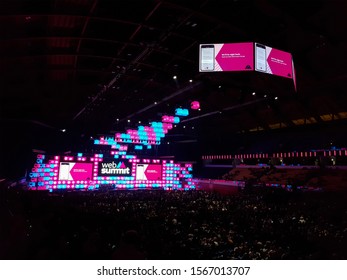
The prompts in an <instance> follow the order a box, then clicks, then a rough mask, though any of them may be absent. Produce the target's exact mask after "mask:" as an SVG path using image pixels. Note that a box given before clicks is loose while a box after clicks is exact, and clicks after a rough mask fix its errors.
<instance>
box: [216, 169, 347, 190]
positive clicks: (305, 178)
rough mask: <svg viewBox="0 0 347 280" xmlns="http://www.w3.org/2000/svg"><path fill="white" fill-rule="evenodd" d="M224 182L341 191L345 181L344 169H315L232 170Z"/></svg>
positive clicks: (345, 173)
mask: <svg viewBox="0 0 347 280" xmlns="http://www.w3.org/2000/svg"><path fill="white" fill-rule="evenodd" d="M222 178H223V179H224V180H232V181H246V182H249V181H251V182H256V183H261V184H279V185H292V186H304V187H308V188H323V189H325V190H343V189H344V187H343V186H344V182H346V180H347V170H345V169H338V168H336V169H317V168H305V167H302V168H297V169H294V168H288V169H286V168H276V167H273V168H233V169H232V170H230V171H229V172H228V173H226V174H224V175H223V177H222Z"/></svg>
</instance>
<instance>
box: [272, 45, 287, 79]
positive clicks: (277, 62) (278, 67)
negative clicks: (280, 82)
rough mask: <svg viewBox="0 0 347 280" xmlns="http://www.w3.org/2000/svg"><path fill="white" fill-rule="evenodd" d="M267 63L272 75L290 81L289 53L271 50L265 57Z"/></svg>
mask: <svg viewBox="0 0 347 280" xmlns="http://www.w3.org/2000/svg"><path fill="white" fill-rule="evenodd" d="M267 63H268V65H269V67H270V69H271V72H272V74H273V75H277V76H282V77H286V78H289V79H292V78H293V77H292V73H293V69H292V56H291V54H290V53H287V52H284V51H280V50H277V49H272V50H271V51H270V53H269V55H268V57H267Z"/></svg>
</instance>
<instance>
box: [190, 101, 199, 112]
mask: <svg viewBox="0 0 347 280" xmlns="http://www.w3.org/2000/svg"><path fill="white" fill-rule="evenodd" d="M190 108H191V109H192V110H198V109H199V108H200V102H199V101H193V102H192V103H190Z"/></svg>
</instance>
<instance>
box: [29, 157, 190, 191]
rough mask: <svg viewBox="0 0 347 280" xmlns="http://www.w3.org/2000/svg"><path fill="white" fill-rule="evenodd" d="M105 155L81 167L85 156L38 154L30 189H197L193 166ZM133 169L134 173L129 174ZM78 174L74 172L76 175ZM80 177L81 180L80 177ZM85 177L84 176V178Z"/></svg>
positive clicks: (31, 175)
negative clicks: (81, 161)
mask: <svg viewBox="0 0 347 280" xmlns="http://www.w3.org/2000/svg"><path fill="white" fill-rule="evenodd" d="M103 156H104V155H103V154H95V155H94V156H92V157H83V158H84V160H85V161H87V163H82V165H79V163H78V162H76V161H77V160H79V158H81V157H72V156H69V157H62V156H53V157H48V158H46V156H45V155H38V157H37V160H36V164H35V165H34V167H33V169H32V172H31V173H30V175H29V176H30V182H29V187H30V188H32V189H37V190H50V189H51V190H56V189H70V190H72V189H86V190H93V189H99V188H100V187H102V186H103V185H104V186H111V187H113V188H114V189H141V188H145V189H155V188H161V189H182V190H187V189H194V188H195V183H194V181H193V176H192V170H193V168H192V164H190V163H185V164H180V163H175V162H174V161H166V160H160V159H139V158H137V157H136V156H135V155H132V156H130V155H126V156H122V158H121V160H113V161H110V160H109V159H106V160H104V158H103ZM103 169H105V170H103ZM127 169H129V172H130V174H127V171H124V170H127ZM76 170H77V173H74V172H76ZM76 174H77V177H76ZM81 174H83V175H81Z"/></svg>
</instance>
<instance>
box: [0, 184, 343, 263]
mask: <svg viewBox="0 0 347 280" xmlns="http://www.w3.org/2000/svg"><path fill="white" fill-rule="evenodd" d="M345 199H346V196H344V195H339V194H334V193H300V192H287V191H285V190H282V189H272V188H264V187H247V188H246V189H244V190H242V191H239V192H238V193H236V194H233V195H222V194H220V193H218V192H205V191H201V190H196V191H162V190H156V191H154V190H151V191H150V190H137V191H105V192H100V191H95V192H53V193H48V192H40V191H38V192H35V191H22V190H6V191H3V192H2V197H1V200H0V201H1V208H0V210H1V213H0V217H1V220H2V222H1V227H0V258H1V259H236V260H250V259H276V260H277V259H346V258H347V250H346V249H347V208H346V203H345V201H346V200H345Z"/></svg>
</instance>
